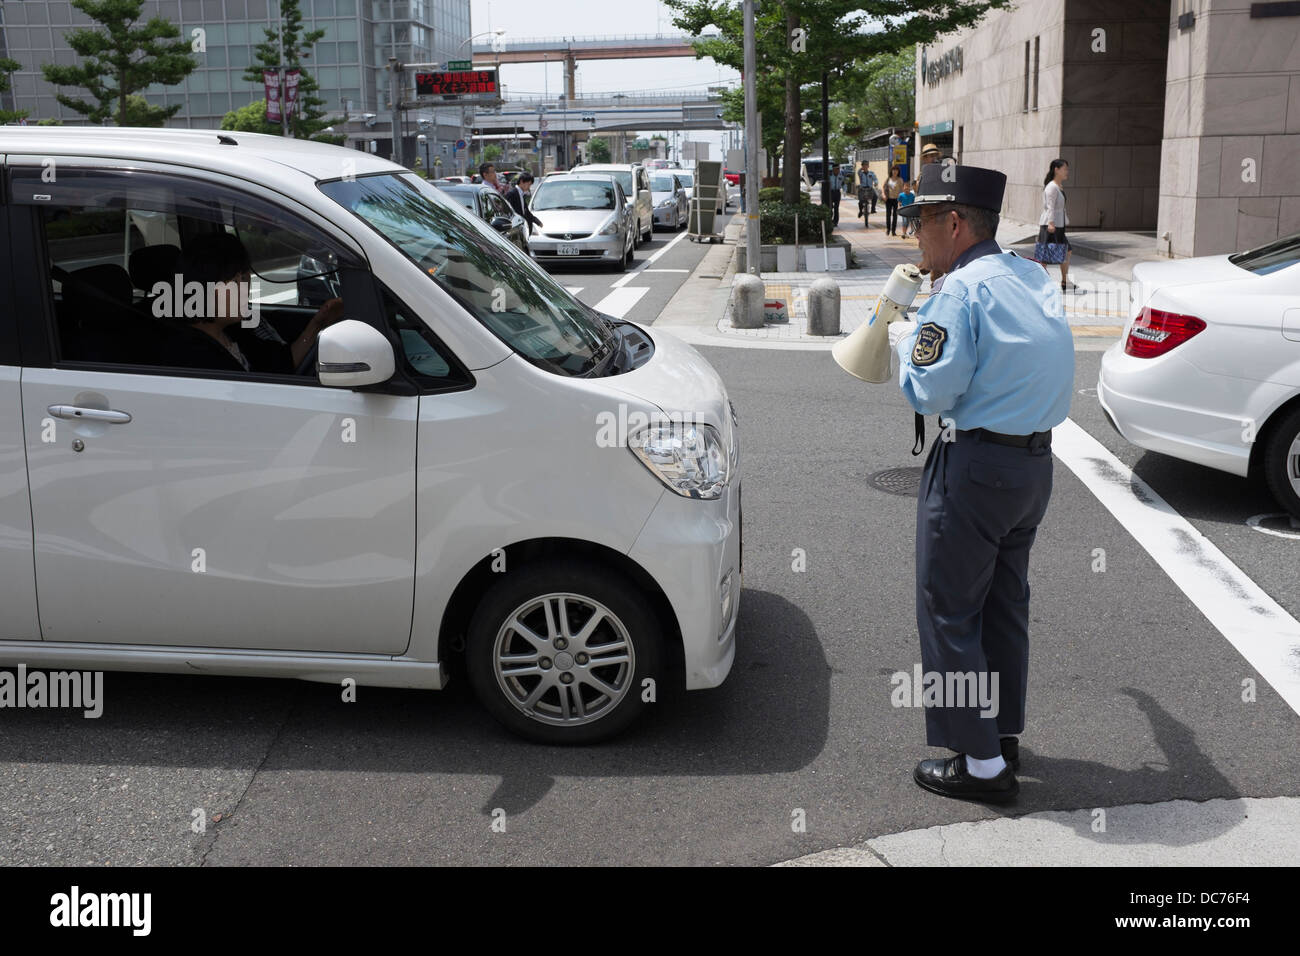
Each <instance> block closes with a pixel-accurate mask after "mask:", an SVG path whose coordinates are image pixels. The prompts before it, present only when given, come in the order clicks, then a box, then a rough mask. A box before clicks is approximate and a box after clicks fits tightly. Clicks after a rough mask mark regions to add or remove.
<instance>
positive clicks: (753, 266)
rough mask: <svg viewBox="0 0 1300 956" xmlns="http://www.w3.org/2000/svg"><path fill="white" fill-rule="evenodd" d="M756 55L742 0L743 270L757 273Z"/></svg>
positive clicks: (750, 3)
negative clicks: (743, 133)
mask: <svg viewBox="0 0 1300 956" xmlns="http://www.w3.org/2000/svg"><path fill="white" fill-rule="evenodd" d="M757 60H758V56H757V53H756V51H755V47H754V0H745V77H744V83H745V271H746V272H748V273H749V274H750V275H754V276H756V275H759V274H760V273H759V268H758V267H759V254H760V253H759V241H760V236H759V229H760V225H759V221H758V99H757V89H758V72H757V70H758V65H757Z"/></svg>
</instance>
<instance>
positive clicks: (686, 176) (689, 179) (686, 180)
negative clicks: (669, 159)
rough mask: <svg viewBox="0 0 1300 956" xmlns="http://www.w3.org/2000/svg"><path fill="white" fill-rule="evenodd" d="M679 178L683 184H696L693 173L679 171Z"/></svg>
mask: <svg viewBox="0 0 1300 956" xmlns="http://www.w3.org/2000/svg"><path fill="white" fill-rule="evenodd" d="M677 179H678V180H679V181H680V182H681V184H682V185H683V186H694V185H695V175H694V174H693V173H678V174H677Z"/></svg>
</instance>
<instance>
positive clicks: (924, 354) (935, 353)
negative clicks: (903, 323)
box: [912, 322, 948, 366]
mask: <svg viewBox="0 0 1300 956" xmlns="http://www.w3.org/2000/svg"><path fill="white" fill-rule="evenodd" d="M947 338H948V330H947V329H945V328H944V327H943V326H942V325H935V323H933V322H927V323H925V324H924V325H923V326H921V327H920V328H919V329H918V330H917V332H916V345H915V346H913V348H912V364H913V365H920V366H926V365H933V364H934V363H935V362H937V361H939V358H940V356H942V355H943V343H944V341H945V340H946V339H947Z"/></svg>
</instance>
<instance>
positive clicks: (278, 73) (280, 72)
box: [275, 3, 289, 136]
mask: <svg viewBox="0 0 1300 956" xmlns="http://www.w3.org/2000/svg"><path fill="white" fill-rule="evenodd" d="M275 10H276V19H277V20H279V21H280V29H279V30H277V31H276V33H277V36H276V43H277V44H278V45H279V47H280V62H279V63H278V64H276V67H275V79H276V82H277V83H279V84H280V135H281V136H288V135H289V104H288V102H287V101H286V100H285V94H286V93H287V92H289V90H288V86H289V84H288V74H289V67H288V65H287V64H286V63H285V62H284V4H283V3H277V4H276V5H275Z"/></svg>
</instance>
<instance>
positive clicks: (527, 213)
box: [506, 172, 542, 236]
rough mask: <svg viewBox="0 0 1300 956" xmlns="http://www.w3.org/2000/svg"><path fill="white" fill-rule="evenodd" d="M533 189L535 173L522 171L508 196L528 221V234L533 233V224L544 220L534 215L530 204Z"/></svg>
mask: <svg viewBox="0 0 1300 956" xmlns="http://www.w3.org/2000/svg"><path fill="white" fill-rule="evenodd" d="M532 189H533V174H532V173H529V172H524V173H520V175H519V178H518V179H517V180H515V185H514V188H513V189H511V190H510V193H509V195H507V196H506V202H508V203H510V205H511V207H512V208H513V209H514V211H515V212H517V213H519V215H521V216H523V217H524V219H525V221H527V223H528V234H529V235H530V236H531V235H532V234H533V226H540V225H541V224H542V221H541V220H540V219H538V218H537V217H536V216H534V215H533V211H532V209H531V208H529V206H528V198H529V194H530V193H531V192H532Z"/></svg>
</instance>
